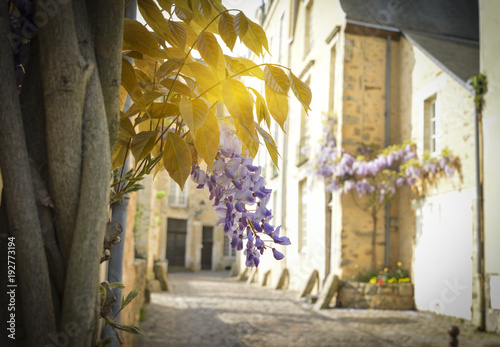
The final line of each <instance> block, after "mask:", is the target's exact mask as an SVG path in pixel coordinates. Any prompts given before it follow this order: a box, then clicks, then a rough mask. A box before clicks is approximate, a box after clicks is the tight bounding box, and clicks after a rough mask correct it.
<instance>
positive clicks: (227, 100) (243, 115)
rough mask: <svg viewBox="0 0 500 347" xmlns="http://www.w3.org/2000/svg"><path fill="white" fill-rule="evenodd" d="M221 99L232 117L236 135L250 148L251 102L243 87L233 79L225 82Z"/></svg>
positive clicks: (253, 127) (251, 129)
mask: <svg viewBox="0 0 500 347" xmlns="http://www.w3.org/2000/svg"><path fill="white" fill-rule="evenodd" d="M222 97H223V100H224V104H225V105H226V107H227V110H228V111H229V114H230V115H231V116H232V117H233V121H234V125H235V127H236V134H237V135H238V137H239V138H240V140H241V141H242V142H243V143H244V144H245V145H247V147H250V146H251V145H252V142H253V137H254V135H255V125H254V120H253V100H252V98H251V97H250V95H249V94H248V91H247V89H246V87H245V85H244V84H243V83H241V82H239V81H237V80H234V79H228V80H226V82H224V85H223V87H222Z"/></svg>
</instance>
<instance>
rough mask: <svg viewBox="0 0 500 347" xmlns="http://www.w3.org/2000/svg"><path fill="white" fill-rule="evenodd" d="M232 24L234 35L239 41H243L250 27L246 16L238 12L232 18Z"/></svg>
mask: <svg viewBox="0 0 500 347" xmlns="http://www.w3.org/2000/svg"><path fill="white" fill-rule="evenodd" d="M233 23H234V30H235V31H236V34H237V35H238V37H239V38H240V40H243V37H245V34H246V33H247V31H248V27H249V26H250V24H249V21H248V18H247V16H245V14H244V13H243V12H238V14H237V15H236V16H234V20H233Z"/></svg>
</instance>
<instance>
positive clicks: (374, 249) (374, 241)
mask: <svg viewBox="0 0 500 347" xmlns="http://www.w3.org/2000/svg"><path fill="white" fill-rule="evenodd" d="M372 222H373V231H372V271H376V270H377V211H373V212H372Z"/></svg>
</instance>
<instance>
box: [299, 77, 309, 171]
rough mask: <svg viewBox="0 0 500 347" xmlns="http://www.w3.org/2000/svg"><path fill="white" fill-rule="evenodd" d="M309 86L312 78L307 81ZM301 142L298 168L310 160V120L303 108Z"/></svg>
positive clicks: (301, 109) (301, 114)
mask: <svg viewBox="0 0 500 347" xmlns="http://www.w3.org/2000/svg"><path fill="white" fill-rule="evenodd" d="M306 84H307V85H310V84H311V78H308V79H307V81H306ZM300 112H301V113H300V140H299V145H298V149H297V151H298V156H297V166H300V165H302V164H304V163H305V162H306V161H307V160H308V159H309V119H308V116H307V113H306V111H305V110H304V108H303V107H302V106H301V108H300Z"/></svg>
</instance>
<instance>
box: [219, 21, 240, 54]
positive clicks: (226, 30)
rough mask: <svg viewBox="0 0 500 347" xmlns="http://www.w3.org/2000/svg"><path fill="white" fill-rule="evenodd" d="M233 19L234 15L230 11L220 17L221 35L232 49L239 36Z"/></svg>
mask: <svg viewBox="0 0 500 347" xmlns="http://www.w3.org/2000/svg"><path fill="white" fill-rule="evenodd" d="M233 19H234V16H233V15H232V14H230V13H228V12H224V13H222V14H221V16H220V18H219V35H220V37H221V38H222V40H223V41H224V43H225V44H226V45H227V47H228V48H229V49H230V50H231V51H232V50H233V48H234V44H235V43H236V38H237V35H236V31H235V30H234V20H233Z"/></svg>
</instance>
